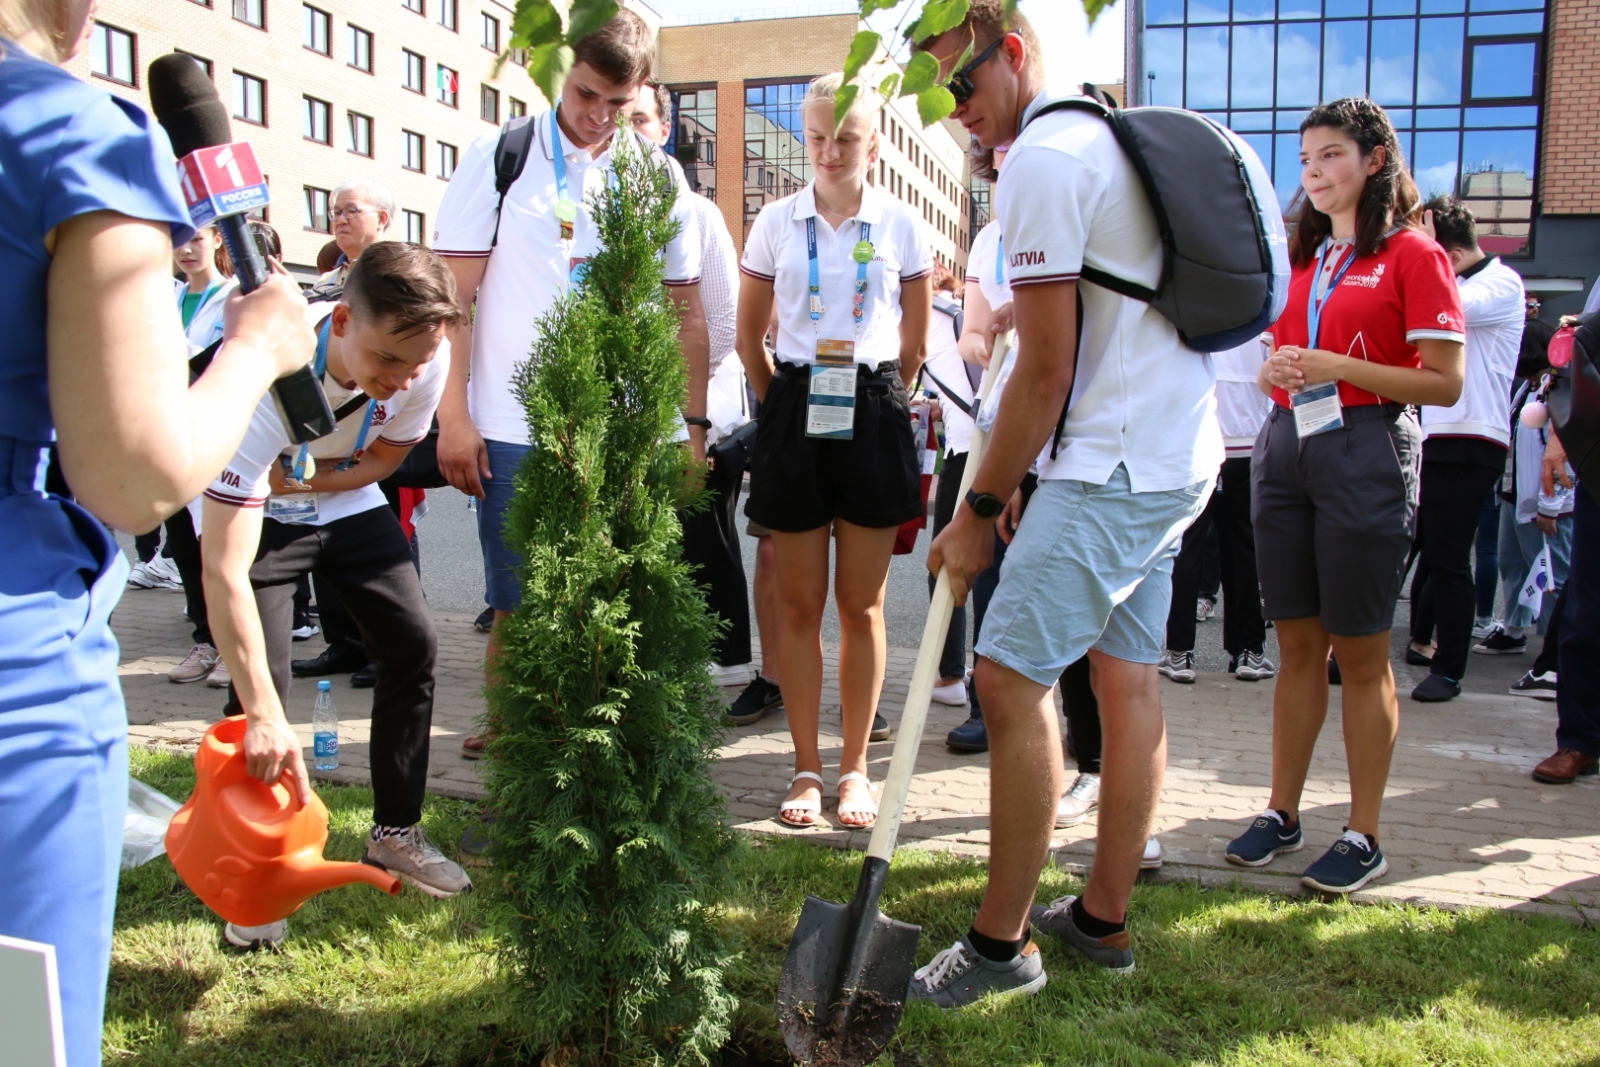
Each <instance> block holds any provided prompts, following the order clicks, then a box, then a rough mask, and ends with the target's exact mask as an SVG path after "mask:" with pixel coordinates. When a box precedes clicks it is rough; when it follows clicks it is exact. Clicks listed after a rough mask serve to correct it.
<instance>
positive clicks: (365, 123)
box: [350, 111, 372, 159]
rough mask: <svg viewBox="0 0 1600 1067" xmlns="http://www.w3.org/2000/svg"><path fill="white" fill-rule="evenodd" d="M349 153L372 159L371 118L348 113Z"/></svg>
mask: <svg viewBox="0 0 1600 1067" xmlns="http://www.w3.org/2000/svg"><path fill="white" fill-rule="evenodd" d="M350 151H352V152H354V153H355V154H356V155H358V156H366V157H368V158H369V159H370V158H371V157H372V116H371V115H362V114H358V113H357V112H354V111H352V112H350Z"/></svg>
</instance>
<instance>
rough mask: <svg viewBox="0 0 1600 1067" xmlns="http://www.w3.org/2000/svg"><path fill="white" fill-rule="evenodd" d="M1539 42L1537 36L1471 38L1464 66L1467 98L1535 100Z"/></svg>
mask: <svg viewBox="0 0 1600 1067" xmlns="http://www.w3.org/2000/svg"><path fill="white" fill-rule="evenodd" d="M1473 21H1474V22H1477V21H1479V20H1478V19H1474V20H1473ZM1484 21H1487V20H1484ZM1539 43H1540V39H1539V38H1538V37H1527V38H1522V39H1520V40H1519V39H1517V38H1515V37H1497V38H1496V37H1491V38H1488V39H1478V40H1473V41H1472V42H1471V45H1472V52H1471V57H1470V59H1469V60H1468V68H1467V69H1468V72H1469V73H1468V76H1467V96H1468V98H1469V99H1470V100H1473V101H1479V100H1484V101H1489V100H1492V101H1494V102H1495V103H1504V102H1506V101H1510V100H1526V101H1529V102H1530V103H1537V97H1538V93H1539Z"/></svg>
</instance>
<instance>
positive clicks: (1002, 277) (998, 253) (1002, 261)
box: [994, 235, 1006, 286]
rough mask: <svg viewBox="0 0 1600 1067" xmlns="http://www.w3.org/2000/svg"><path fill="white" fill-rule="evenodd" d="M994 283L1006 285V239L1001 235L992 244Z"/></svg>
mask: <svg viewBox="0 0 1600 1067" xmlns="http://www.w3.org/2000/svg"><path fill="white" fill-rule="evenodd" d="M994 283H995V284H996V285H999V286H1004V285H1005V284H1006V239H1005V237H1004V236H1003V235H1002V236H1001V237H999V238H997V239H996V240H995V243H994Z"/></svg>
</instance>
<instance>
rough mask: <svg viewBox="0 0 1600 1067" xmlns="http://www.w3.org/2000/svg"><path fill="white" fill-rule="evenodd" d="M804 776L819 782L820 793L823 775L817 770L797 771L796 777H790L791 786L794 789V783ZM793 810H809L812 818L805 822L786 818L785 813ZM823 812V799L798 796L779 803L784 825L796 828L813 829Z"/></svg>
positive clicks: (780, 820) (779, 816) (779, 813)
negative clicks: (805, 798)
mask: <svg viewBox="0 0 1600 1067" xmlns="http://www.w3.org/2000/svg"><path fill="white" fill-rule="evenodd" d="M802 778H805V779H809V780H810V781H813V782H816V783H817V792H818V793H821V792H822V775H820V774H818V773H816V772H815V771H796V772H795V775H794V777H793V778H791V779H789V788H791V789H793V788H794V784H795V783H796V782H798V781H800V780H801V779H802ZM842 780H843V779H841V781H842ZM791 811H794V812H807V813H809V814H810V816H811V818H810V819H808V820H806V821H805V822H800V821H798V820H795V819H789V818H785V817H784V814H785V813H786V812H791ZM821 814H822V801H820V800H804V799H800V798H796V799H794V800H785V801H784V802H783V803H781V804H779V805H778V821H779V822H781V823H783V825H785V826H792V827H794V828H795V829H796V830H809V829H811V827H813V826H815V825H817V816H819V815H821Z"/></svg>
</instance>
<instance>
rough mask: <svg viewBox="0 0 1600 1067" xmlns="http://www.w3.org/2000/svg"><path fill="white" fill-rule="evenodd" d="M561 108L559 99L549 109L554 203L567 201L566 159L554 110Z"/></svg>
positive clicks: (559, 126) (559, 125)
mask: <svg viewBox="0 0 1600 1067" xmlns="http://www.w3.org/2000/svg"><path fill="white" fill-rule="evenodd" d="M560 106H561V98H560V97H557V98H556V103H555V107H552V108H551V109H550V146H551V153H550V154H551V155H553V156H555V157H556V158H555V167H556V202H557V203H560V202H561V201H563V200H565V199H567V159H566V156H565V155H564V154H563V153H562V151H561V124H560V123H558V122H556V109H557V108H559V107H560Z"/></svg>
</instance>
